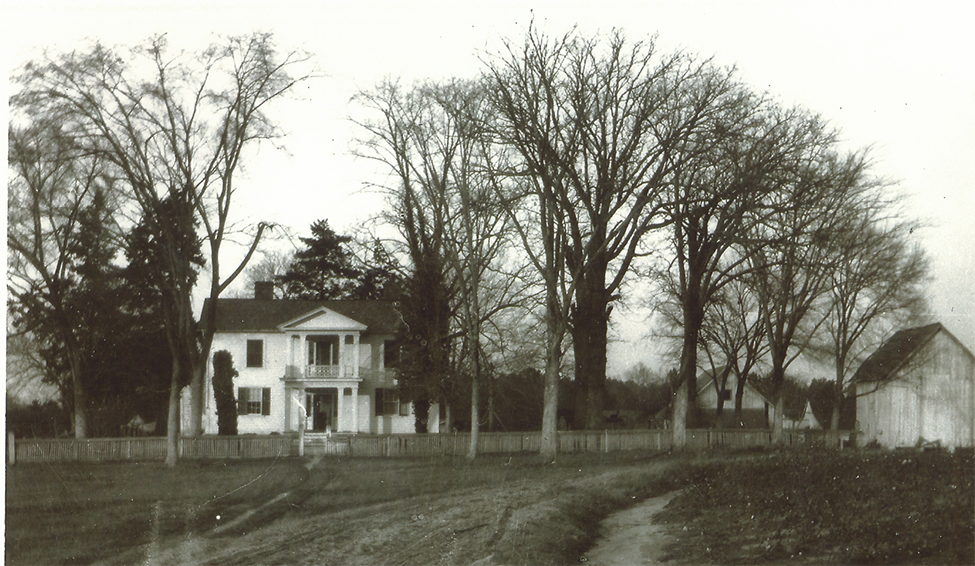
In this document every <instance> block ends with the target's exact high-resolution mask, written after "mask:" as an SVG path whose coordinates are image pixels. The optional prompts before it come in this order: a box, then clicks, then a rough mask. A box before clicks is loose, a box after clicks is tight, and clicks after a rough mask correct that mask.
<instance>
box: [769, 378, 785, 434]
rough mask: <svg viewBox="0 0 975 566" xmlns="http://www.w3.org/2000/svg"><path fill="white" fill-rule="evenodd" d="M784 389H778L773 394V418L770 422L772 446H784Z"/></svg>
mask: <svg viewBox="0 0 975 566" xmlns="http://www.w3.org/2000/svg"><path fill="white" fill-rule="evenodd" d="M784 389H785V388H784V387H779V392H778V393H776V394H775V418H774V419H773V420H772V444H774V445H775V446H782V445H784V444H785V395H784Z"/></svg>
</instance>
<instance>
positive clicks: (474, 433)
mask: <svg viewBox="0 0 975 566" xmlns="http://www.w3.org/2000/svg"><path fill="white" fill-rule="evenodd" d="M474 360H475V361H474V365H475V369H474V379H473V382H472V383H471V444H470V447H469V448H468V450H467V461H468V462H470V461H473V460H474V458H476V457H477V442H478V438H479V437H480V433H481V423H480V420H481V415H480V410H479V407H478V405H479V404H480V401H481V399H480V397H481V394H480V392H479V391H478V390H479V389H480V383H478V379H477V377H478V376H477V374H478V369H477V354H474Z"/></svg>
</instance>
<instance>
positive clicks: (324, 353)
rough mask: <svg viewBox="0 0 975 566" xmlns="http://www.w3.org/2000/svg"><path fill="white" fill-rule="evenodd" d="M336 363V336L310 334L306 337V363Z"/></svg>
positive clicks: (337, 354) (337, 356)
mask: <svg viewBox="0 0 975 566" xmlns="http://www.w3.org/2000/svg"><path fill="white" fill-rule="evenodd" d="M338 363H339V337H338V336H310V337H309V338H308V365H310V366H334V365H338Z"/></svg>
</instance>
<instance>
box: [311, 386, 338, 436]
mask: <svg viewBox="0 0 975 566" xmlns="http://www.w3.org/2000/svg"><path fill="white" fill-rule="evenodd" d="M310 397H311V411H309V413H310V414H311V428H312V430H314V431H322V432H324V431H325V430H326V429H328V428H331V429H332V430H335V420H336V412H337V411H336V408H337V407H336V399H335V390H334V389H333V390H323V391H321V392H316V393H312V394H311V395H310Z"/></svg>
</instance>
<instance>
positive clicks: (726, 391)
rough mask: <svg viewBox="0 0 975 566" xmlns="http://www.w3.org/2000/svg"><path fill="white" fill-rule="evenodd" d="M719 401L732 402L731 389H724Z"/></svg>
mask: <svg viewBox="0 0 975 566" xmlns="http://www.w3.org/2000/svg"><path fill="white" fill-rule="evenodd" d="M718 400H719V401H731V390H730V389H722V390H721V394H720V395H718Z"/></svg>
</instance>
